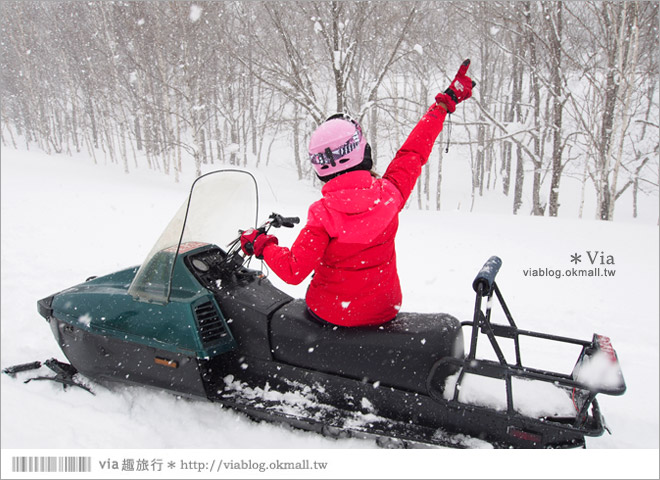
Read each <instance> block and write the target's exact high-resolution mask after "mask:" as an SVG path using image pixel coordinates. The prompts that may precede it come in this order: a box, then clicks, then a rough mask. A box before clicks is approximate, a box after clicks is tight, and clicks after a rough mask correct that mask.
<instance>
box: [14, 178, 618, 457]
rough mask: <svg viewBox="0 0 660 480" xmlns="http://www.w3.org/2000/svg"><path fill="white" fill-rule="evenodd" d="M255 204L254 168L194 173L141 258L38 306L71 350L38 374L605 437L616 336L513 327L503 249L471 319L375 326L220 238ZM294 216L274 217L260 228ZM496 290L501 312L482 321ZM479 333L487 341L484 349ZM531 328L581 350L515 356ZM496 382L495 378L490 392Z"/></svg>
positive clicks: (348, 424) (268, 415) (324, 424)
mask: <svg viewBox="0 0 660 480" xmlns="http://www.w3.org/2000/svg"><path fill="white" fill-rule="evenodd" d="M258 211H259V194H258V186H257V182H256V180H255V178H254V176H253V175H252V174H250V173H249V172H247V171H243V170H236V169H225V170H218V171H215V172H211V173H207V174H205V175H202V176H200V177H199V178H198V179H196V180H195V181H194V183H193V185H192V188H191V190H190V193H189V195H188V198H187V200H186V201H185V202H184V204H183V205H182V207H181V209H180V210H179V211H178V212H177V214H176V215H175V216H174V218H173V219H172V221H171V222H170V223H169V225H168V226H167V228H166V229H165V231H164V232H163V234H162V235H161V237H160V238H159V239H158V241H157V242H156V244H155V246H154V247H153V249H152V250H151V252H150V253H149V255H148V256H147V258H146V260H145V261H144V263H142V265H140V266H138V267H132V268H128V269H125V270H122V271H118V272H115V273H111V274H109V275H105V276H101V277H90V278H89V279H87V280H86V281H85V282H83V283H81V284H79V285H76V286H73V287H71V288H68V289H66V290H63V291H61V292H59V293H55V294H54V295H50V296H48V297H46V298H43V299H41V300H39V301H38V302H37V306H38V312H39V314H40V315H41V316H43V317H44V318H45V319H46V321H47V322H48V323H49V324H50V328H51V330H52V332H53V335H54V336H55V339H56V340H57V342H58V344H59V346H60V348H61V349H62V351H63V353H64V355H65V356H66V358H67V359H68V361H69V362H70V365H69V364H66V363H64V362H59V361H56V360H55V359H51V361H50V363H48V362H47V365H46V366H49V367H50V368H51V369H53V370H54V371H55V373H56V374H57V375H55V376H54V377H44V376H42V377H37V379H40V380H43V379H51V380H54V381H57V382H60V383H63V384H64V385H65V386H72V385H74V386H75V385H77V386H80V387H82V388H85V389H87V390H90V391H91V389H90V387H89V386H88V385H85V384H84V383H83V382H84V379H88V380H90V381H91V382H94V383H98V384H106V385H110V384H117V383H119V384H130V385H143V386H147V387H153V388H158V389H165V390H167V391H170V392H172V393H174V394H176V395H181V396H186V397H193V398H201V399H205V400H208V401H211V402H217V403H218V404H221V405H223V406H226V407H229V408H233V409H236V410H239V411H241V412H244V413H245V414H247V415H248V416H249V417H251V418H253V419H257V420H266V421H270V422H281V423H284V424H288V425H291V426H293V427H296V428H302V429H306V430H311V431H315V432H319V433H321V434H323V435H327V436H330V437H333V438H346V437H364V438H373V439H376V441H377V443H378V445H379V446H385V447H428V446H450V447H456V448H471V447H481V446H487V447H490V446H493V447H498V448H499V447H502V448H511V447H514V448H567V447H584V446H585V436H599V435H601V434H603V432H604V430H605V429H606V426H605V423H604V419H603V416H602V414H601V411H600V408H599V406H598V402H597V400H596V395H597V394H598V393H604V394H609V395H621V394H623V393H624V392H625V389H626V386H625V382H624V379H623V375H622V373H621V369H620V366H619V362H618V358H617V355H616V352H615V350H614V349H613V348H612V344H611V342H610V341H609V339H608V338H607V337H605V336H602V335H596V334H595V335H594V336H593V338H592V339H591V340H589V341H583V340H578V339H574V338H568V337H560V336H556V335H549V334H544V333H540V332H534V331H529V330H522V329H519V328H518V326H517V325H516V323H515V322H514V320H513V316H512V315H511V312H510V311H509V308H508V307H507V305H506V303H505V301H504V298H503V296H502V293H501V291H500V289H499V287H498V285H497V283H496V282H495V278H496V275H497V273H498V271H499V269H500V267H501V264H502V262H501V260H500V259H499V258H498V257H491V258H490V259H488V261H487V262H486V263H485V264H484V266H483V268H481V270H480V271H479V272H478V274H477V276H476V278H475V280H474V282H473V285H472V287H473V289H474V291H475V293H476V301H475V307H474V313H473V315H472V319H471V320H469V321H463V322H461V321H459V320H458V319H457V318H455V317H454V316H452V315H449V314H445V313H437V314H436V313H433V314H428V313H411V312H400V313H399V315H397V317H396V318H395V319H394V320H393V321H391V322H389V323H386V324H384V325H381V326H378V327H358V328H355V327H353V328H343V327H334V326H331V325H322V324H320V323H318V322H317V321H314V320H312V319H311V317H310V314H309V312H308V310H307V308H306V305H305V302H304V300H302V299H295V298H292V297H291V296H289V295H288V294H286V293H285V292H283V291H281V290H280V289H278V288H276V287H275V286H274V285H273V284H272V283H271V282H270V281H269V279H268V278H267V275H265V274H264V273H263V272H262V271H261V270H260V269H253V268H250V265H249V262H248V259H246V258H244V257H243V256H242V255H241V248H240V242H239V241H238V239H235V240H233V241H232V242H230V243H229V244H226V247H224V248H220V247H219V246H218V245H225V243H223V242H227V240H228V239H229V240H231V239H232V238H234V237H235V236H236V232H237V231H238V232H239V233H240V232H241V230H240V229H241V228H245V227H248V226H251V224H253V225H254V226H255V227H256V225H257V220H258V218H259V214H258ZM297 222H298V219H297V218H286V217H282V216H281V215H278V214H272V215H271V216H270V217H269V219H268V220H267V221H266V222H265V223H264V224H262V225H261V226H260V227H257V228H261V229H262V231H264V232H266V231H268V229H270V228H273V227H274V228H277V227H293V226H294V225H295V223H297ZM484 299H485V302H484ZM496 302H497V303H499V305H500V306H501V309H502V310H503V312H504V316H505V318H506V323H504V324H498V323H495V322H494V321H493V320H492V319H491V313H492V311H493V307H494V305H495V304H496ZM464 332H465V334H464ZM483 337H486V338H487V339H488V344H489V345H490V346H491V349H490V350H489V351H488V352H490V353H489V354H487V355H485V356H484V355H479V356H478V355H477V344H478V343H479V339H480V338H483ZM524 339H533V340H536V341H541V342H544V343H560V344H564V345H570V346H571V347H574V348H575V349H576V352H577V360H576V362H575V364H574V367H573V369H572V371H571V372H567V373H560V372H556V371H553V370H546V369H541V368H536V367H532V366H529V365H528V364H527V363H523V358H522V357H523V355H522V353H521V352H522V348H521V345H522V344H523V343H524ZM506 342H508V344H506V345H505V343H506ZM481 343H483V341H482V342H481ZM466 344H467V345H466ZM488 344H487V345H488ZM466 347H467V348H466ZM507 347H508V348H507ZM493 352H494V354H493ZM511 352H513V353H512V354H511V355H510V353H511ZM489 356H490V358H488V357H489ZM509 357H511V359H509ZM37 364H39V365H37ZM37 366H40V362H36V363H31V364H25V365H23V366H21V365H19V366H16V367H12V368H10V369H7V370H6V373H10V374H13V375H15V374H16V373H17V372H20V371H22V370H28V369H30V368H36V367H37ZM81 376H82V377H84V379H83V378H81ZM489 382H496V383H498V384H499V385H500V390H501V391H500V392H499V394H497V395H494V397H497V398H495V399H494V400H493V398H491V397H493V394H492V390H493V388H491V387H490V386H489V385H487V384H489ZM541 387H543V388H545V389H546V390H547V389H550V390H552V391H553V392H554V394H555V395H558V396H559V397H561V398H562V399H563V400H562V401H563V402H564V404H565V403H568V405H569V407H568V408H566V407H565V405H564V406H563V407H562V408H550V407H549V408H548V409H546V410H543V409H538V408H536V409H534V411H531V412H530V411H529V409H526V408H525V401H520V400H519V398H518V397H519V395H518V394H519V393H521V392H524V391H525V390H526V389H532V390H536V389H539V388H541ZM483 392H486V393H488V392H490V393H489V394H488V395H485V396H486V397H487V398H481V396H480V393H483ZM541 396H542V397H543V398H548V397H549V395H547V394H546V393H545V391H543V393H542V394H541ZM534 403H537V402H536V401H535V402H534Z"/></svg>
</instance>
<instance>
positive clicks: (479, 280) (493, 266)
mask: <svg viewBox="0 0 660 480" xmlns="http://www.w3.org/2000/svg"><path fill="white" fill-rule="evenodd" d="M501 266H502V259H501V258H500V257H496V256H492V257H490V258H489V259H488V260H487V261H486V263H484V266H483V267H481V270H479V273H477V276H476V277H475V279H474V281H473V282H472V288H473V289H474V291H475V292H477V293H479V285H481V295H482V296H484V297H486V296H488V295H490V292H491V291H492V289H493V285H494V284H495V276H496V275H497V272H499V271H500V267H501Z"/></svg>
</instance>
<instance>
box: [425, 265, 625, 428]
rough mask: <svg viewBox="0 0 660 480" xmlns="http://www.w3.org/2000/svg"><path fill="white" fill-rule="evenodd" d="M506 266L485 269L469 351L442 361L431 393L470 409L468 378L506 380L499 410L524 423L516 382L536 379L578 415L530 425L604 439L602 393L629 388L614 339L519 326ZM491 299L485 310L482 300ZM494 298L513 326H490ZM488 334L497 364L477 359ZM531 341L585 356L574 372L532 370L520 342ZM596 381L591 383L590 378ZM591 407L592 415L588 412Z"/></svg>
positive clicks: (476, 283)
mask: <svg viewBox="0 0 660 480" xmlns="http://www.w3.org/2000/svg"><path fill="white" fill-rule="evenodd" d="M501 265H502V261H501V260H500V259H499V258H498V257H491V258H490V259H489V260H488V261H487V262H486V263H485V264H484V266H483V268H482V269H481V271H480V272H479V274H478V275H477V277H476V278H475V280H474V282H473V285H472V286H473V288H474V290H475V292H476V300H475V306H474V317H473V320H472V321H466V322H462V325H463V326H464V327H471V328H472V332H471V336H470V347H469V351H468V354H467V355H466V356H465V358H462V359H461V358H443V359H441V360H440V361H438V362H437V363H436V364H435V365H434V367H433V369H432V371H431V373H430V374H429V377H428V380H427V387H428V390H429V394H430V395H431V396H432V397H433V398H434V399H436V400H438V401H448V402H449V403H450V404H457V403H460V404H463V405H464V404H466V402H465V401H464V400H461V390H462V387H463V383H464V381H465V378H466V377H467V376H469V375H474V376H477V377H482V378H491V379H498V380H503V381H504V384H505V389H506V406H505V407H504V406H500V408H497V409H496V410H497V411H498V412H499V413H500V414H503V415H507V416H509V417H510V418H513V417H516V418H518V419H520V418H521V417H524V415H521V413H520V410H519V409H517V408H516V402H515V398H514V392H513V386H512V385H513V379H514V378H517V379H523V380H533V381H538V382H546V383H547V384H550V385H553V386H554V387H556V388H559V389H562V390H563V391H564V392H565V393H566V395H567V396H568V398H570V400H571V401H572V403H573V406H574V407H575V415H574V416H548V417H544V416H541V417H538V418H531V417H530V418H529V419H528V420H525V422H526V425H531V426H532V427H533V426H535V425H536V426H537V427H538V428H539V429H540V430H542V429H543V428H544V426H547V425H548V424H557V425H561V426H563V427H567V428H569V429H575V430H577V431H580V432H582V433H584V434H586V435H593V436H595V435H600V434H601V433H602V432H603V430H604V428H606V427H605V426H604V424H603V419H602V416H601V414H600V409H599V407H598V403H597V401H596V395H597V394H598V393H603V394H608V395H622V394H623V393H624V392H625V390H626V385H625V382H624V379H623V374H622V373H621V368H620V366H619V361H618V357H617V355H616V352H615V350H614V348H613V347H612V344H611V342H610V340H609V338H607V337H605V336H603V335H598V334H594V335H593V338H592V339H591V341H585V340H579V339H576V338H570V337H563V336H558V335H549V334H545V333H541V332H535V331H530V330H522V329H520V328H518V326H517V325H516V323H515V321H514V319H513V316H512V314H511V311H510V310H509V308H508V306H507V304H506V302H505V301H504V297H503V296H502V292H501V291H500V289H499V287H498V286H497V284H496V282H495V276H496V275H497V273H498V271H499V269H500V267H501ZM484 297H487V301H486V302H485V304H486V306H485V310H484V308H483V298H484ZM493 297H495V299H496V300H497V302H498V303H499V305H500V307H501V309H502V311H503V312H504V315H505V317H506V320H507V322H508V324H505V325H502V324H495V323H493V322H492V321H491V312H492V306H493V303H494V301H493ZM481 335H485V336H486V337H487V338H488V340H489V342H490V346H491V347H492V349H493V351H494V353H495V356H496V357H497V359H496V360H486V359H482V358H477V344H478V340H479V337H480V336H481ZM521 337H531V338H536V339H540V340H547V341H549V342H556V343H562V344H569V345H574V346H575V348H576V349H578V348H580V349H581V350H580V354H579V356H578V359H577V361H576V363H575V366H574V368H573V370H572V372H571V373H560V372H557V371H552V370H543V369H537V368H532V367H530V366H527V365H525V364H524V363H523V359H522V354H521V348H520V339H521ZM499 339H509V340H512V341H513V356H514V357H515V359H514V360H512V361H508V360H507V358H506V355H505V353H504V351H503V349H502V348H501V345H500V342H499ZM599 365H604V370H603V368H600V367H599V368H597V369H596V370H595V369H594V366H597V367H598V366H599ZM450 376H453V378H455V385H454V387H453V392H452V391H451V389H450V388H448V386H447V385H446V379H447V378H448V377H450ZM592 376H593V377H595V378H591V377H592ZM467 403H471V404H472V405H473V406H475V408H479V409H481V408H482V407H485V408H489V407H491V406H490V405H486V404H483V405H480V404H479V403H478V402H476V403H475V401H474V399H471V401H469V402H467ZM590 408H591V414H590V413H589V409H590ZM512 435H516V436H521V435H522V436H527V437H529V438H534V436H535V435H536V434H535V433H534V430H533V429H532V431H531V433H530V432H528V431H524V432H521V431H518V430H517V429H512Z"/></svg>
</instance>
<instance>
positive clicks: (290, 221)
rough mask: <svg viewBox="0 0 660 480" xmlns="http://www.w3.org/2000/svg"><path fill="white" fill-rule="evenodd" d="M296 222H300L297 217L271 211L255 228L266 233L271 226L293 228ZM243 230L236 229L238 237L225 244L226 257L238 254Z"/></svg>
mask: <svg viewBox="0 0 660 480" xmlns="http://www.w3.org/2000/svg"><path fill="white" fill-rule="evenodd" d="M298 223H300V218H299V217H284V216H282V215H280V214H279V213H274V212H273V213H271V214H270V216H269V217H268V220H266V221H265V222H264V223H262V224H261V225H260V226H259V227H257V230H259V231H260V232H261V233H268V230H270V228H271V227H275V228H280V227H286V228H293V227H294V226H295V225H296V224H298ZM243 232H244V230H239V231H238V237H236V238H235V239H234V240H233V241H232V242H230V243H229V244H228V245H227V248H228V250H227V257H228V258H234V257H236V255H238V253H239V252H240V251H241V248H240V245H241V235H242V234H243ZM241 263H242V262H241Z"/></svg>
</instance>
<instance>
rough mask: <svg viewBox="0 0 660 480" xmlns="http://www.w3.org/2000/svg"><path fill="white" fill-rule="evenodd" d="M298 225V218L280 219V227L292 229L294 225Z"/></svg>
mask: <svg viewBox="0 0 660 480" xmlns="http://www.w3.org/2000/svg"><path fill="white" fill-rule="evenodd" d="M298 223H300V218H298V217H282V226H283V227H287V228H293V226H294V225H297V224H298Z"/></svg>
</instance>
